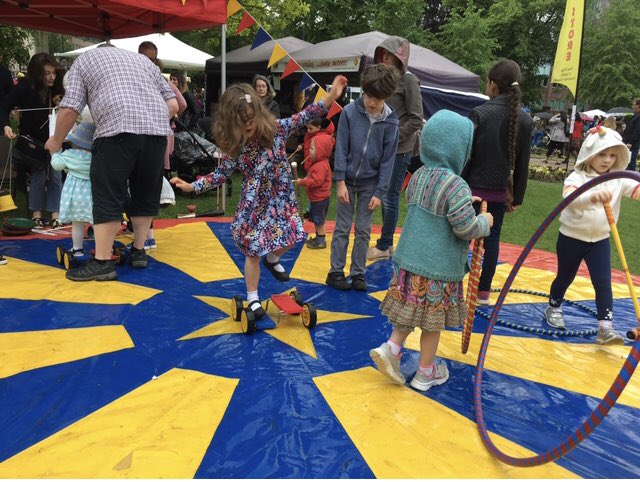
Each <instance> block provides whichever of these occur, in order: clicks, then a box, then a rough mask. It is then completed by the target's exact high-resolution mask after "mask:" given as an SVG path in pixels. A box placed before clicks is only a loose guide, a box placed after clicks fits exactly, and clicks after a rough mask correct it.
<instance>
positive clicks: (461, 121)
mask: <svg viewBox="0 0 640 482" xmlns="http://www.w3.org/2000/svg"><path fill="white" fill-rule="evenodd" d="M472 141H473V124H472V123H471V121H470V120H469V119H466V118H464V117H462V116H460V115H458V114H456V113H454V112H451V111H447V110H441V111H438V112H437V113H436V114H435V115H434V116H432V117H431V118H430V119H429V121H428V122H427V123H426V125H425V126H424V128H423V130H422V139H421V148H420V159H421V161H422V164H423V166H422V167H421V168H420V169H418V170H417V171H416V172H415V174H414V175H413V177H412V178H411V181H410V182H409V186H408V187H407V191H406V199H407V205H408V212H407V217H406V219H405V222H404V225H403V228H402V234H401V236H400V240H399V242H398V247H397V249H396V251H395V253H394V255H393V263H394V274H393V278H392V279H391V285H390V287H389V291H388V292H387V295H386V297H385V299H384V301H383V302H382V304H381V306H380V307H381V309H382V313H383V314H384V315H386V316H387V317H388V318H389V321H390V322H391V323H392V325H393V332H392V333H391V337H390V338H389V340H388V341H386V342H385V343H383V344H382V345H381V346H380V347H378V348H375V349H373V350H371V351H370V352H369V354H370V356H371V358H372V360H373V361H374V363H375V364H376V366H377V367H378V369H379V370H380V371H381V372H382V373H383V374H384V375H385V376H387V377H388V378H389V379H390V380H392V381H394V382H396V383H400V384H404V383H405V378H404V376H403V375H402V372H401V371H400V355H401V350H402V345H403V343H404V341H405V340H406V338H407V336H409V334H410V333H411V332H412V331H413V330H414V328H416V327H418V328H420V329H421V330H422V335H421V338H420V366H419V368H418V371H417V372H416V374H415V376H414V377H413V379H412V380H411V386H412V387H413V388H415V389H417V390H420V391H426V390H428V389H429V388H431V387H432V386H434V385H441V384H443V383H444V382H446V381H447V379H448V378H449V371H448V369H447V366H446V365H445V364H444V362H442V363H438V364H437V365H436V364H435V354H436V350H437V348H438V342H439V340H440V332H441V331H442V330H444V329H445V327H452V328H453V327H457V326H459V325H460V323H461V322H462V321H463V320H464V318H465V317H466V314H467V306H466V303H465V300H464V292H463V288H462V279H463V278H464V276H465V274H466V273H467V272H468V271H469V267H468V263H467V253H468V251H469V241H470V240H472V239H475V238H481V237H485V236H488V235H489V228H490V227H491V225H492V223H493V217H492V216H491V214H489V213H485V214H480V215H478V216H476V214H475V211H474V209H473V206H472V204H471V203H472V198H471V190H470V189H469V186H468V185H467V183H466V182H465V181H464V180H463V179H462V178H461V177H460V173H461V172H462V168H463V167H464V164H465V162H466V161H467V159H468V158H469V154H470V152H471V144H472Z"/></svg>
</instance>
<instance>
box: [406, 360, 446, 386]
mask: <svg viewBox="0 0 640 482" xmlns="http://www.w3.org/2000/svg"><path fill="white" fill-rule="evenodd" d="M447 380H449V369H448V368H447V365H445V364H444V363H436V365H435V366H434V368H433V372H432V373H431V376H430V377H428V376H426V375H425V374H424V373H422V372H421V371H420V370H418V371H417V372H416V374H415V375H414V376H413V379H412V380H411V383H410V385H411V386H412V387H413V388H415V389H416V390H420V391H421V392H426V391H427V390H429V389H430V388H431V387H433V386H436V385H442V384H443V383H444V382H446V381H447Z"/></svg>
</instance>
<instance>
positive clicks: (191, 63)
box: [54, 33, 213, 70]
mask: <svg viewBox="0 0 640 482" xmlns="http://www.w3.org/2000/svg"><path fill="white" fill-rule="evenodd" d="M145 41H149V42H153V43H154V44H155V45H156V47H158V59H160V60H161V61H162V65H163V66H164V68H166V69H179V70H204V67H205V64H206V62H207V59H210V58H212V57H213V55H210V54H208V53H206V52H202V51H201V50H198V49H195V48H193V47H191V46H190V45H187V44H186V43H184V42H181V41H180V40H178V39H177V38H175V37H174V36H173V35H171V34H169V33H154V34H150V35H142V36H140V37H130V38H123V39H115V40H112V41H111V43H112V44H113V45H114V46H116V47H118V48H121V49H124V50H129V51H131V52H137V51H138V46H139V45H140V44H141V43H142V42H145ZM103 43H104V42H103ZM98 45H102V44H95V45H90V46H88V47H83V48H81V49H76V50H71V51H69V52H62V53H55V54H54V55H55V56H56V57H67V58H76V57H78V56H79V55H81V54H83V53H84V52H86V51H87V50H91V49H94V48H96V47H98Z"/></svg>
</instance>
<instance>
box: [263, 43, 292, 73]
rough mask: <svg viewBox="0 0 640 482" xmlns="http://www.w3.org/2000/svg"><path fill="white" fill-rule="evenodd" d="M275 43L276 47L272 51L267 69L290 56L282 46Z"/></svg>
mask: <svg viewBox="0 0 640 482" xmlns="http://www.w3.org/2000/svg"><path fill="white" fill-rule="evenodd" d="M274 43H275V44H276V45H275V47H273V50H272V51H271V58H270V59H269V64H268V65H267V67H271V66H272V65H273V64H275V63H276V62H278V60H280V59H282V58H284V57H286V56H287V55H289V54H288V53H287V51H286V50H285V49H283V48H282V47H280V44H279V43H278V42H274Z"/></svg>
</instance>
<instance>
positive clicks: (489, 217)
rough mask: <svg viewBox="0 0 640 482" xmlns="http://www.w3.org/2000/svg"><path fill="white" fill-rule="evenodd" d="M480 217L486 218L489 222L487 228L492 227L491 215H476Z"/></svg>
mask: <svg viewBox="0 0 640 482" xmlns="http://www.w3.org/2000/svg"><path fill="white" fill-rule="evenodd" d="M480 216H482V217H484V218H486V219H487V221H489V227H492V226H493V214H491V213H480V214H478V217H480Z"/></svg>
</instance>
